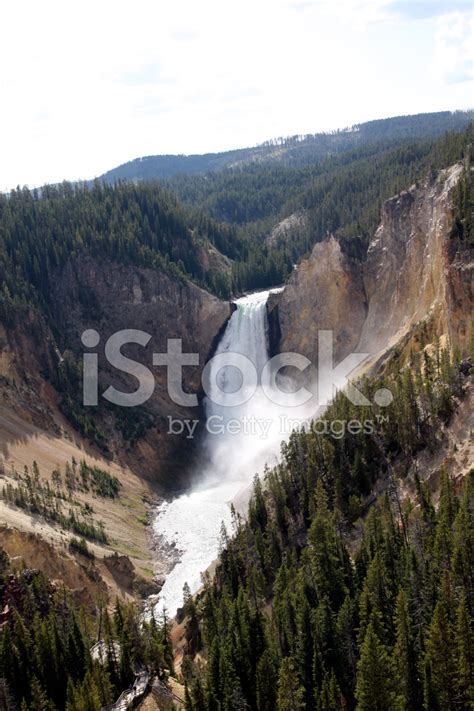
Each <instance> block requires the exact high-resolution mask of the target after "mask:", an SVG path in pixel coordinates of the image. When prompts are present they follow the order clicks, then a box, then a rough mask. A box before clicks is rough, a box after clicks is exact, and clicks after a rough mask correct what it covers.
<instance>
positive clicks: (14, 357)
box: [0, 255, 231, 488]
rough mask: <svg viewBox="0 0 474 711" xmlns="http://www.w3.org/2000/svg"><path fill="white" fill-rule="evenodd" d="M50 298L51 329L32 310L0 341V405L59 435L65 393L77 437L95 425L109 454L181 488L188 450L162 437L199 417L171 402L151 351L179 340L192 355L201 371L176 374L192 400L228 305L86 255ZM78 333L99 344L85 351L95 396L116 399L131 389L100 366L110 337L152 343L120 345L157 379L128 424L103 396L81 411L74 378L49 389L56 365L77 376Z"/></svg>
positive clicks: (123, 377)
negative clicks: (175, 420) (95, 337)
mask: <svg viewBox="0 0 474 711" xmlns="http://www.w3.org/2000/svg"><path fill="white" fill-rule="evenodd" d="M51 296H52V299H51V304H52V306H51V314H50V319H49V324H50V326H48V325H47V323H46V322H45V320H44V319H43V318H41V317H39V316H38V315H37V314H35V313H34V312H30V314H28V315H26V316H25V322H24V323H23V324H20V325H17V326H16V327H15V328H14V329H5V328H3V329H2V333H0V338H1V341H0V345H1V360H0V364H1V368H2V371H1V376H2V382H1V387H0V398H1V400H0V404H2V403H3V405H4V406H5V407H6V408H8V409H13V410H14V411H15V413H16V414H17V415H19V416H20V417H21V418H23V419H24V420H25V421H28V422H30V423H34V424H35V425H36V426H39V427H42V428H44V429H45V430H47V431H48V432H49V433H50V434H52V435H53V436H56V435H57V436H61V433H62V432H63V431H64V428H65V426H66V425H65V422H64V417H63V415H64V414H65V415H66V416H68V415H69V412H68V408H67V407H65V406H64V405H65V397H64V392H62V390H63V391H64V389H67V388H69V389H70V395H71V399H72V400H73V401H74V402H75V408H74V413H73V415H74V416H73V417H72V420H71V418H69V420H70V421H72V424H73V425H76V424H77V422H79V421H82V420H84V422H85V425H84V427H85V429H87V428H88V427H96V428H97V431H100V432H102V433H103V439H102V441H103V444H104V448H105V450H106V453H107V456H109V457H113V458H115V459H117V458H118V460H119V461H120V462H122V463H124V464H125V465H128V466H129V467H131V468H132V469H133V470H134V471H135V472H136V473H138V474H139V475H140V476H145V477H147V478H150V479H151V480H154V481H156V482H160V483H162V484H164V486H165V487H166V488H180V487H181V486H183V485H184V484H185V481H186V480H185V474H184V472H185V467H184V466H183V465H184V463H185V460H186V458H187V457H189V456H190V455H191V453H192V442H191V441H190V440H188V441H186V443H184V441H183V438H182V437H179V436H172V437H171V436H168V435H167V430H168V419H167V418H168V415H170V416H173V417H179V418H183V417H189V418H198V417H199V416H200V408H199V407H197V408H196V407H193V408H183V407H180V406H179V405H176V404H175V403H174V402H172V400H170V398H169V397H168V393H167V388H166V369H165V368H164V367H163V366H161V367H158V366H156V367H154V366H153V362H152V358H153V353H161V352H165V351H166V350H167V339H182V349H183V352H190V353H197V354H198V355H199V366H188V367H186V366H185V367H183V384H184V389H185V390H186V391H187V392H191V393H197V394H200V387H201V385H200V383H201V379H200V375H201V370H202V368H203V366H204V364H205V362H206V360H207V359H208V358H209V356H210V355H211V353H212V350H213V348H214V344H215V340H216V338H217V337H218V335H219V333H220V331H221V329H222V328H223V327H224V326H225V323H226V321H227V319H228V318H229V316H230V313H231V309H230V305H229V303H228V302H225V301H222V300H220V299H218V298H217V297H215V296H213V295H212V294H210V293H209V292H207V291H205V290H203V289H201V288H199V287H198V286H196V285H195V284H193V283H192V282H190V281H188V280H186V279H184V278H183V279H178V278H176V277H174V276H170V275H168V274H166V273H164V272H163V271H161V270H158V269H146V268H140V267H134V266H124V265H122V264H118V263H115V262H112V261H108V260H103V261H97V260H95V259H93V258H92V257H91V256H90V255H84V256H83V257H82V258H81V259H76V260H74V261H72V260H71V261H70V262H69V263H68V264H67V265H66V267H65V268H64V269H62V270H61V271H60V272H58V273H57V274H56V277H55V279H54V281H53V285H52V294H51ZM86 329H95V330H96V331H97V332H98V333H99V335H100V343H99V345H98V346H97V348H94V349H92V350H93V351H95V352H97V353H98V354H99V374H100V375H99V383H100V386H99V393H102V392H104V390H105V389H106V388H107V387H108V386H109V385H114V386H115V387H116V388H118V389H120V390H122V391H124V392H133V391H134V390H136V388H137V380H136V379H135V378H134V377H133V376H129V375H127V374H125V373H123V372H121V371H119V370H117V369H115V368H113V367H112V366H110V364H109V363H108V362H107V361H106V359H105V357H104V355H103V353H104V344H105V342H106V341H107V339H108V338H109V336H111V335H112V334H113V333H115V332H117V331H120V330H123V329H138V330H141V331H144V332H146V333H147V334H149V335H150V336H151V338H150V341H149V343H148V345H147V346H146V347H141V346H138V345H135V346H133V345H128V346H124V347H123V353H124V355H126V356H128V357H130V358H133V359H135V360H137V361H139V362H140V363H142V364H143V365H145V366H146V367H147V368H149V370H150V371H151V372H152V373H153V376H154V379H155V389H154V392H153V395H152V397H151V398H150V399H149V401H147V402H146V403H144V405H143V406H142V407H140V408H138V411H135V408H133V410H134V412H133V413H132V414H133V417H131V416H130V413H129V412H126V411H125V408H120V411H118V410H117V409H115V410H114V409H113V408H110V407H109V406H108V405H107V403H106V402H105V401H104V400H103V399H102V398H101V397H99V407H98V408H84V407H83V406H82V401H81V398H82V381H81V379H80V378H78V379H77V380H75V381H74V380H73V381H70V382H69V381H68V382H67V383H66V385H64V384H63V387H62V388H61V387H59V386H58V385H57V383H56V375H55V374H56V372H57V370H58V363H59V364H61V363H63V364H64V363H65V362H67V363H69V362H72V363H74V364H75V366H76V367H78V368H80V363H81V360H82V352H83V351H84V350H87V349H85V348H84V347H83V345H82V343H81V334H82V332H83V331H84V330H86ZM89 350H90V349H89ZM60 368H61V366H60ZM54 386H56V387H54ZM89 423H90V424H89ZM77 429H78V428H77V426H76V430H77ZM79 431H80V428H79ZM131 433H132V434H131ZM86 439H87V437H86ZM5 454H6V455H7V456H8V452H6V453H5Z"/></svg>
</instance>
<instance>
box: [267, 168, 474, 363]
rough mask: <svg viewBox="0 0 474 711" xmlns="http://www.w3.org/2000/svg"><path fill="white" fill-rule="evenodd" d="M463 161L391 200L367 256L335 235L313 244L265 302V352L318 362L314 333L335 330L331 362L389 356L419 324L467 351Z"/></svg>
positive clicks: (468, 254) (469, 279) (471, 268)
mask: <svg viewBox="0 0 474 711" xmlns="http://www.w3.org/2000/svg"><path fill="white" fill-rule="evenodd" d="M462 169H463V168H462V165H461V164H456V165H454V166H452V167H451V168H449V169H447V170H443V171H439V172H438V173H432V174H431V175H430V176H429V177H428V178H427V179H426V180H425V181H424V182H423V183H420V184H418V185H414V186H412V187H411V188H410V189H409V190H407V191H404V192H402V193H400V194H399V195H397V196H395V197H393V198H391V199H390V200H388V201H387V202H385V204H384V205H383V208H382V214H381V222H380V225H379V227H378V229H377V231H376V233H375V235H374V238H373V239H372V241H371V242H370V244H369V248H368V252H367V256H366V259H365V260H364V261H363V262H357V261H355V260H352V259H350V258H349V257H347V255H345V254H344V252H343V251H342V249H341V246H340V244H339V243H338V241H337V240H336V239H335V238H334V237H332V236H331V237H328V238H327V239H326V240H325V241H324V242H321V243H319V244H316V245H315V247H314V249H313V251H312V253H311V255H310V257H309V258H308V259H307V260H304V261H303V262H302V263H301V265H300V266H299V267H298V268H297V270H296V271H295V272H294V273H293V275H292V276H291V278H290V280H289V283H288V286H287V287H286V289H285V290H284V291H283V292H282V293H280V294H276V295H274V296H272V298H271V300H270V303H269V319H270V334H271V339H272V349H273V350H275V351H276V350H278V351H280V352H283V351H296V352H298V353H302V354H304V355H306V356H307V357H308V358H310V359H311V360H312V361H313V362H315V361H316V360H317V331H318V330H319V329H328V328H329V329H332V330H333V331H334V344H335V345H334V351H335V360H336V361H340V360H341V359H343V358H344V357H345V356H346V355H347V354H348V353H350V352H364V353H365V352H366V353H370V355H371V358H372V360H373V361H374V360H376V359H377V358H378V357H380V356H382V355H383V354H384V353H386V352H387V351H388V350H389V349H390V348H392V347H393V346H394V345H395V344H397V343H399V342H400V341H401V340H402V339H403V338H404V337H405V338H406V337H408V336H409V334H410V332H411V331H412V329H413V328H414V327H415V326H416V325H417V324H420V323H424V324H425V325H426V327H427V329H428V331H429V333H430V334H431V336H432V337H433V338H434V337H435V336H437V337H440V338H442V337H445V338H447V339H449V342H450V343H451V345H452V346H454V347H457V348H459V349H460V350H461V352H462V353H463V354H464V355H466V354H467V353H468V351H469V348H470V345H471V343H472V338H473V330H472V329H473V325H472V322H473V319H472V314H473V306H474V288H473V276H474V265H473V250H472V249H469V248H466V247H463V246H460V245H459V244H458V243H457V242H456V241H455V240H453V239H452V238H451V233H452V226H453V221H454V206H453V189H454V188H455V186H456V185H457V183H458V181H459V179H460V177H461V174H462Z"/></svg>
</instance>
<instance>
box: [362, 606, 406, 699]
mask: <svg viewBox="0 0 474 711" xmlns="http://www.w3.org/2000/svg"><path fill="white" fill-rule="evenodd" d="M374 617H375V616H373V617H372V619H371V621H370V622H369V625H368V627H367V631H366V633H365V637H364V641H363V643H362V647H361V650H360V659H359V663H358V665H357V684H356V699H357V707H356V710H357V711H387V709H390V711H402V709H403V701H402V699H401V697H400V696H399V695H398V693H397V684H396V672H395V669H394V666H393V663H392V660H391V658H390V655H389V653H388V651H387V648H386V647H385V646H384V645H383V644H382V642H381V641H380V639H379V637H378V634H377V629H380V620H375V619H374Z"/></svg>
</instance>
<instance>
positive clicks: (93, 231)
mask: <svg viewBox="0 0 474 711" xmlns="http://www.w3.org/2000/svg"><path fill="white" fill-rule="evenodd" d="M473 140H474V128H473V125H472V124H470V125H469V126H468V127H467V128H466V129H464V130H463V131H461V132H452V133H447V134H445V135H443V136H442V137H440V138H434V139H429V140H426V139H424V140H421V139H413V138H410V137H409V138H405V137H403V138H402V139H400V140H395V139H394V140H393V141H392V143H391V144H388V145H387V144H386V143H380V142H372V143H370V142H369V143H368V144H367V145H363V146H362V147H360V148H355V149H351V150H349V151H345V152H342V153H340V154H338V155H336V156H330V157H327V158H325V159H324V160H319V161H318V162H313V163H311V164H309V165H302V166H284V165H283V166H282V165H275V164H271V163H270V164H262V165H260V164H258V163H255V164H251V165H249V166H246V167H243V168H229V169H226V170H222V171H215V172H212V173H208V174H206V175H205V176H180V177H177V178H174V179H171V180H169V181H167V182H165V183H163V184H161V183H158V182H156V181H151V182H140V183H138V184H134V183H129V182H119V183H117V184H114V185H113V186H112V185H107V184H105V183H104V182H99V181H96V182H95V183H93V184H92V185H87V184H69V183H63V184H61V185H56V186H45V187H43V188H41V189H39V190H33V191H30V190H28V189H26V188H18V189H17V190H13V191H12V192H11V193H9V194H8V195H5V194H0V279H1V282H2V286H1V291H0V316H1V317H2V319H3V320H4V321H5V322H14V321H15V319H16V320H18V318H20V317H21V314H22V313H23V312H24V309H25V307H26V308H27V307H29V306H32V305H33V306H35V307H37V308H39V309H40V310H41V311H42V312H43V313H45V314H46V315H47V316H48V315H49V314H50V304H49V299H50V293H51V284H52V281H53V280H54V279H58V278H60V275H61V270H62V269H63V268H64V266H65V265H66V264H67V263H69V262H70V261H71V260H72V261H73V260H74V259H80V258H81V255H84V254H90V255H92V256H93V257H94V258H95V259H97V260H101V259H111V260H115V261H117V262H119V263H130V264H134V265H137V266H142V267H154V268H158V269H162V270H164V271H166V272H167V273H169V274H171V275H173V276H174V277H175V278H176V279H191V280H193V281H194V282H195V283H197V284H198V285H200V286H202V287H204V288H206V289H208V290H210V291H212V292H214V293H216V294H217V295H218V296H221V297H223V298H228V297H229V295H230V294H238V293H242V292H243V291H246V290H249V289H257V288H266V287H270V286H275V285H278V284H281V283H283V282H284V281H285V280H286V278H287V277H288V275H289V274H290V272H291V271H292V269H293V265H294V264H295V263H297V262H298V261H299V260H300V259H301V258H302V257H304V256H305V255H307V254H308V253H309V252H310V250H311V248H312V247H313V246H314V244H315V243H316V242H318V241H321V240H322V239H324V237H325V236H326V235H327V234H329V233H334V234H335V236H336V237H337V238H338V239H340V240H341V242H342V244H343V245H344V248H345V249H346V250H347V252H348V253H349V254H350V255H351V256H352V257H354V258H357V259H362V258H363V256H364V254H365V250H366V248H367V245H368V242H369V240H370V238H371V236H372V235H373V233H374V231H375V228H376V227H377V223H378V220H379V215H380V207H381V205H382V202H383V201H384V200H386V199H387V198H389V197H390V196H392V195H394V194H395V193H397V192H398V191H399V190H401V189H404V188H408V187H409V186H410V185H411V184H412V183H414V182H415V181H416V180H421V179H423V178H424V177H425V176H426V174H427V172H428V171H429V170H430V169H439V168H443V167H447V166H449V165H452V164H453V163H455V162H456V161H459V160H462V159H463V158H464V157H465V151H466V145H469V144H471V145H472V143H473ZM294 213H303V214H304V215H305V219H304V220H303V222H299V223H298V224H297V226H296V227H294V228H290V229H289V230H287V231H284V233H283V234H282V235H279V236H278V238H277V239H274V240H271V241H269V239H268V238H269V236H270V235H271V232H272V229H273V227H274V226H275V225H276V224H277V223H278V222H279V221H280V220H283V219H284V218H286V217H288V216H290V215H292V214H294ZM211 245H212V246H214V247H215V248H217V250H219V252H221V253H222V254H223V255H225V256H226V257H228V258H229V259H230V260H232V262H231V264H232V268H231V273H227V272H225V271H223V270H222V269H219V268H204V266H203V258H202V251H203V250H206V249H208V248H209V246H211ZM83 298H84V299H86V298H87V295H84V297H83ZM88 306H89V307H91V308H92V307H93V306H94V305H93V304H88Z"/></svg>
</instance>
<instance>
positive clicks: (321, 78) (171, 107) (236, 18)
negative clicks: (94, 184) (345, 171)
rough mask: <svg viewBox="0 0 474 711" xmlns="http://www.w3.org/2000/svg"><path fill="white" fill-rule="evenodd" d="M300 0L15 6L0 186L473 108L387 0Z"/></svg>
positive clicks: (5, 67)
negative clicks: (431, 67) (428, 74)
mask: <svg viewBox="0 0 474 711" xmlns="http://www.w3.org/2000/svg"><path fill="white" fill-rule="evenodd" d="M298 1H299V0H276V2H275V1H272V0H258V1H255V0H241V1H239V2H234V3H231V2H230V0H229V2H226V3H222V2H218V0H201V2H199V3H196V2H193V1H192V0H177V1H175V2H173V3H170V2H169V1H168V0H136V2H134V3H133V4H132V3H130V2H125V0H115V1H112V0H102V1H101V2H100V3H97V2H93V1H92V0H82V2H81V3H77V4H72V3H64V2H59V1H58V0H43V2H41V3H38V2H36V1H34V0H23V2H22V3H6V4H5V6H4V7H2V36H1V42H0V62H1V66H2V72H1V73H0V97H1V111H0V156H1V159H0V189H8V188H10V187H11V186H12V185H15V184H17V183H20V184H23V183H25V182H27V183H29V184H30V185H32V184H40V183H42V182H45V181H57V180H61V179H63V178H68V179H77V178H87V177H92V176H93V175H96V174H100V173H101V172H103V171H105V170H107V169H108V168H110V167H113V166H115V165H117V164H118V163H120V162H123V161H126V160H129V159H131V158H134V157H136V156H139V155H147V154H148V155H149V154H154V153H165V152H202V151H206V150H222V149H225V148H232V147H237V146H241V145H249V144H253V143H256V142H259V141H262V140H265V139H267V138H270V137H272V136H275V135H285V134H294V133H305V132H311V131H317V130H321V129H329V128H333V127H337V126H344V125H347V124H350V123H354V122H357V121H360V120H366V119H369V118H376V117H382V116H388V115H393V114H397V113H410V112H417V111H423V110H439V109H442V108H462V106H463V105H466V103H470V102H469V101H468V99H466V96H465V90H464V91H461V89H460V88H459V86H460V85H455V84H452V85H450V88H449V90H448V91H444V93H443V91H442V89H443V87H445V85H444V84H443V83H442V79H441V78H439V76H436V75H433V77H432V78H431V79H430V81H427V80H426V78H425V76H424V74H425V67H426V62H430V61H431V58H430V57H425V58H424V63H425V64H424V65H423V63H421V62H420V63H419V64H417V63H414V62H413V61H412V58H413V55H415V54H416V47H411V48H410V47H409V46H406V40H405V45H404V39H405V37H406V32H407V29H408V28H409V27H410V23H408V22H396V21H393V18H392V19H390V18H389V16H388V15H387V13H386V12H385V10H384V7H385V6H386V5H387V0H353V1H350V0H340V2H337V3H335V2H333V0H331V2H326V0H323V1H322V2H316V3H315V2H313V3H311V4H307V6H306V7H305V8H301V7H300V9H299V11H297V10H296V9H295V3H297V2H298ZM304 1H305V0H303V2H304ZM430 31H432V30H430V28H427V29H425V30H423V32H425V35H423V37H424V39H425V40H426V38H428V40H429V39H430V37H429V32H430ZM426 33H428V35H426ZM431 39H432V38H431ZM410 41H412V40H411V39H410ZM443 42H444V44H445V45H446V44H447V41H446V40H438V44H439V45H440V46H444V45H443ZM390 43H392V44H395V50H396V51H392V49H391V48H390ZM449 51H450V52H452V48H451V49H450V50H449ZM410 52H411V55H410ZM445 56H446V52H445ZM450 57H451V55H450ZM446 61H447V60H446ZM449 66H454V67H457V66H458V63H457V62H456V61H454V60H453V59H452V57H451V58H450V59H449ZM453 71H454V70H453ZM387 77H388V79H387ZM464 86H465V85H464Z"/></svg>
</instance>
